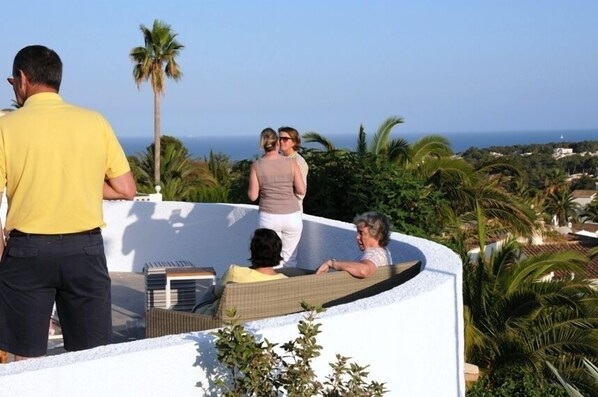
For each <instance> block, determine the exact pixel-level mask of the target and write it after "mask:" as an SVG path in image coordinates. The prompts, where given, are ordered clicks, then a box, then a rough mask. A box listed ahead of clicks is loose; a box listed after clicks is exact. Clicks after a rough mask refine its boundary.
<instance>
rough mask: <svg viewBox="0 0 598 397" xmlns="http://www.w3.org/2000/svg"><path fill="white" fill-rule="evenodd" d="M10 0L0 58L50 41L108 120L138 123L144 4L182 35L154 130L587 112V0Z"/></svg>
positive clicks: (250, 129) (433, 124) (546, 119)
mask: <svg viewBox="0 0 598 397" xmlns="http://www.w3.org/2000/svg"><path fill="white" fill-rule="evenodd" d="M17 3H18V4H17ZM17 3H14V4H13V6H12V7H11V8H10V12H8V11H7V9H6V7H5V12H4V13H3V18H2V25H1V28H0V31H1V32H2V41H1V42H0V54H2V55H1V57H0V60H1V64H0V70H3V71H4V72H3V73H4V74H5V75H6V76H8V75H10V73H11V70H12V60H13V57H14V54H15V53H16V52H17V51H18V50H19V49H20V48H22V47H24V46H26V45H30V44H44V45H47V46H49V47H51V48H53V49H54V50H56V51H57V52H58V53H59V55H60V56H61V58H62V60H63V63H64V76H63V86H62V89H61V94H62V95H63V97H64V98H65V99H66V100H67V101H69V102H72V103H76V104H80V105H83V106H86V107H91V108H94V109H97V110H99V111H101V112H102V113H104V114H105V115H106V117H107V118H108V119H109V120H110V122H111V123H112V125H113V127H114V129H115V131H116V132H117V134H118V135H119V136H134V135H137V136H140V135H149V136H151V134H152V131H153V124H152V123H153V116H152V111H153V109H152V91H151V88H150V86H149V84H145V85H143V86H142V88H141V90H138V89H137V87H136V86H135V84H134V81H133V78H132V74H131V73H132V64H131V61H130V59H129V57H128V53H129V51H130V50H131V48H133V47H135V46H139V45H142V44H143V38H142V35H141V32H140V30H139V25H140V24H142V23H143V24H145V25H146V26H151V24H152V22H153V20H154V19H156V18H157V19H160V20H163V21H165V22H166V23H168V24H170V25H171V26H172V28H173V30H174V31H175V32H176V33H178V35H179V36H178V39H179V40H180V42H182V43H183V44H184V45H185V46H186V47H185V49H184V50H183V51H182V53H181V57H180V59H179V62H180V65H181V68H182V70H183V73H184V76H183V79H182V80H181V81H180V82H179V83H175V82H172V81H168V82H167V85H166V95H165V97H164V98H163V100H162V104H163V106H162V132H163V133H164V134H168V135H175V136H202V135H215V134H241V133H242V134H257V133H259V131H261V129H262V128H264V127H266V126H272V127H278V126H281V125H292V126H295V127H296V128H297V129H299V130H300V131H301V132H305V131H309V130H313V131H318V132H320V133H323V134H326V135H334V134H341V133H350V134H356V132H357V130H358V127H359V125H360V124H363V125H364V126H365V128H366V131H368V132H371V133H373V132H374V131H375V130H376V129H377V128H378V126H379V125H380V123H381V122H382V121H383V120H384V119H386V118H387V117H389V116H391V115H397V116H402V117H404V118H405V123H404V124H403V125H401V126H398V127H396V128H395V130H394V134H393V135H395V134H409V133H446V132H472V131H480V132H487V131H530V130H552V129H554V130H559V129H561V130H562V129H586V128H598V23H597V21H598V1H596V0H570V1H562V0H542V1H540V0H512V1H511V0H507V1H503V0H501V1H499V0H496V1H481V0H480V1H474V0H471V1H455V0H453V1H427V0H419V1H416V0H413V1H401V0H369V1H368V0H363V1H355V0H327V1H324V0H320V1H314V0H301V1H274V0H271V1H249V0H243V1H241V0H239V1H227V0H220V1H216V0H214V1H199V0H195V1H192V0H169V1H163V0H162V1H155V0H145V1H124V0H119V1H117V0H105V1H99V0H98V1H93V2H88V1H81V0H72V1H67V0H55V1H51V2H50V1H41V0H32V1H26V2H25V1H22V2H17ZM6 76H4V77H6ZM1 87H2V88H1V91H0V98H1V101H0V107H9V106H10V104H11V99H12V98H13V94H12V90H11V88H10V86H9V85H8V84H7V83H5V84H3V85H1Z"/></svg>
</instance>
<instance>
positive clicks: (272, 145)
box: [260, 127, 278, 153]
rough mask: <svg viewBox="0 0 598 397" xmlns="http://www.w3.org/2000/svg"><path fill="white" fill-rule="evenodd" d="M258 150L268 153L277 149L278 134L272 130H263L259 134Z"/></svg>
mask: <svg viewBox="0 0 598 397" xmlns="http://www.w3.org/2000/svg"><path fill="white" fill-rule="evenodd" d="M260 148H261V149H263V150H264V152H266V153H269V152H272V151H275V150H277V149H278V134H277V133H276V131H274V130H273V129H272V128H269V127H268V128H264V129H263V130H262V133H261V134H260Z"/></svg>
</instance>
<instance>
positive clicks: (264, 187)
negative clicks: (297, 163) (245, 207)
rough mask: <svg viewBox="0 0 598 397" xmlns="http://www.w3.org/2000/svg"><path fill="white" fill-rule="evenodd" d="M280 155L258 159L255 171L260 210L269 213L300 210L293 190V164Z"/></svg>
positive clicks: (287, 212)
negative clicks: (258, 184)
mask: <svg viewBox="0 0 598 397" xmlns="http://www.w3.org/2000/svg"><path fill="white" fill-rule="evenodd" d="M291 161H293V160H291V159H288V158H285V157H280V158H276V159H273V160H265V159H260V160H258V161H257V162H256V172H257V177H258V180H259V183H260V210H261V211H264V212H267V213H269V214H290V213H292V212H296V211H299V210H300V207H299V203H298V201H297V198H296V197H295V193H294V190H293V164H292V163H291Z"/></svg>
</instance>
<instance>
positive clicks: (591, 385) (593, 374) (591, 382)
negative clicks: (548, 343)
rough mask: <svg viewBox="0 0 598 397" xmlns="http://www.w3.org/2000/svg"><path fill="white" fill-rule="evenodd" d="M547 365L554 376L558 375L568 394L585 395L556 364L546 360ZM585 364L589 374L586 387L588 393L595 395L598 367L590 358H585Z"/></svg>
mask: <svg viewBox="0 0 598 397" xmlns="http://www.w3.org/2000/svg"><path fill="white" fill-rule="evenodd" d="M546 365H548V367H549V368H550V370H551V371H552V373H553V374H554V376H556V378H557V379H558V381H559V383H560V384H561V385H562V386H563V389H564V390H565V391H566V392H567V394H568V395H569V396H570V397H584V396H583V394H582V393H581V392H580V391H579V389H578V388H576V387H575V386H573V385H572V384H571V383H569V382H568V381H567V380H565V379H564V378H563V377H562V375H561V374H560V372H559V371H558V370H557V369H556V367H555V366H554V365H552V364H551V363H549V362H548V361H546ZM583 365H584V366H585V367H586V373H587V375H588V381H587V387H586V388H587V389H588V393H591V395H595V394H596V393H598V368H597V367H596V366H595V365H594V364H593V363H592V362H591V361H590V360H587V359H584V360H583ZM589 395H590V394H588V396H589Z"/></svg>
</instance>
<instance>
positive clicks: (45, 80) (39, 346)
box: [0, 45, 135, 360]
mask: <svg viewBox="0 0 598 397" xmlns="http://www.w3.org/2000/svg"><path fill="white" fill-rule="evenodd" d="M12 74H13V75H12V77H9V78H8V82H9V83H10V84H11V85H12V88H13V91H14V93H15V98H16V103H17V104H18V105H19V106H21V108H20V109H18V110H16V111H14V112H12V113H11V114H9V115H6V116H5V117H2V118H1V119H0V190H2V191H4V192H5V193H6V197H7V201H8V209H7V216H6V227H5V232H6V233H7V234H8V236H9V237H8V239H7V240H6V241H4V239H1V240H0V253H1V254H2V255H1V257H2V259H1V261H0V349H2V350H5V351H8V352H11V353H13V354H14V355H15V359H16V360H20V359H25V358H30V357H39V356H43V355H45V354H46V352H47V347H48V322H49V320H50V315H51V313H52V307H53V305H54V303H56V308H57V311H58V316H59V317H60V324H61V328H62V331H63V340H64V347H65V349H66V350H70V351H74V350H84V349H89V348H92V347H96V346H100V345H105V344H108V343H110V342H111V338H112V320H111V316H112V311H111V310H112V308H111V298H110V294H111V287H110V275H109V274H108V267H107V264H106V256H105V254H104V241H103V238H102V232H101V229H100V227H102V226H104V221H103V216H102V199H129V200H130V199H132V198H133V197H134V195H135V181H134V179H133V175H132V173H131V171H130V168H129V164H128V161H127V158H126V156H125V154H124V152H123V150H122V148H121V146H120V144H119V143H118V140H117V139H116V136H115V134H114V132H113V131H112V128H111V127H110V125H109V124H108V122H107V121H106V120H105V119H104V118H103V117H102V116H101V115H100V114H99V113H96V112H93V111H89V110H85V109H82V108H79V107H76V106H71V105H68V104H66V103H64V102H63V100H62V98H61V97H60V95H59V94H58V91H59V88H60V83H61V81H62V61H61V60H60V57H59V56H58V54H56V52H54V51H53V50H51V49H49V48H47V47H44V46H39V45H34V46H28V47H25V48H23V49H21V50H20V51H19V52H18V53H17V55H16V56H15V59H14V62H13V70H12ZM1 228H2V226H1V225H0V229H1Z"/></svg>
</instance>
